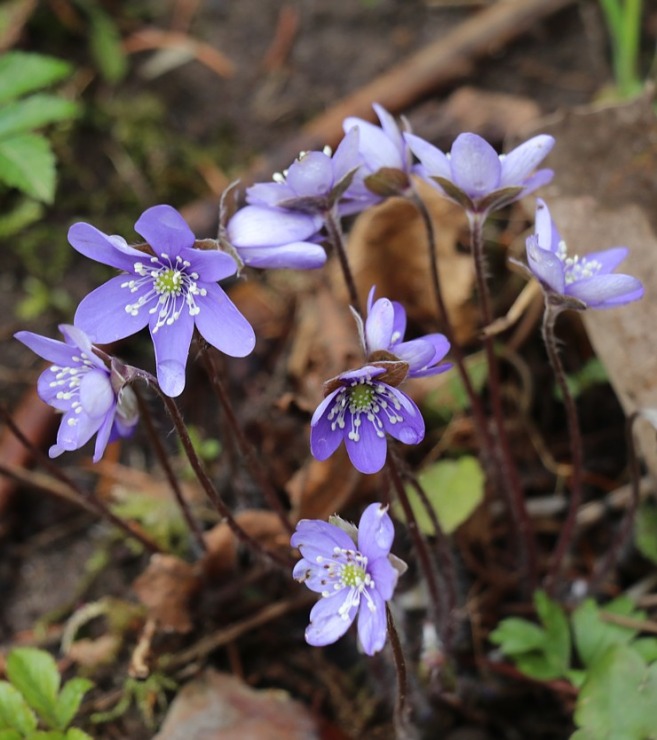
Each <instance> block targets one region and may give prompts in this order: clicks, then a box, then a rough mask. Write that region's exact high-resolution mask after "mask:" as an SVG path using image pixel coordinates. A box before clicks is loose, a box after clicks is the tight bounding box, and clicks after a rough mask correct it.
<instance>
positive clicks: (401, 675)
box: [386, 604, 408, 734]
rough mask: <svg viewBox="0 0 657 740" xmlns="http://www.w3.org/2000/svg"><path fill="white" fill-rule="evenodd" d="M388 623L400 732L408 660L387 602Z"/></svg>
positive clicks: (404, 713)
mask: <svg viewBox="0 0 657 740" xmlns="http://www.w3.org/2000/svg"><path fill="white" fill-rule="evenodd" d="M386 623H387V625H388V637H389V638H390V645H391V647H392V655H393V658H394V660H395V669H396V671H397V701H396V702H395V726H396V728H397V731H398V733H399V734H401V732H403V728H404V726H405V725H406V716H405V715H406V696H407V694H408V676H407V673H406V661H405V660H404V651H403V650H402V646H401V642H400V640H399V635H398V634H397V628H396V627H395V621H394V619H393V618H392V612H391V611H390V607H389V606H388V604H386Z"/></svg>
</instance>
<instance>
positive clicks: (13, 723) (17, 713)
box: [0, 681, 37, 735]
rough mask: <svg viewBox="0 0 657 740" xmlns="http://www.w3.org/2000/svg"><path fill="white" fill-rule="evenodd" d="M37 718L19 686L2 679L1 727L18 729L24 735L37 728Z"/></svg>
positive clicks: (3, 728) (0, 686)
mask: <svg viewBox="0 0 657 740" xmlns="http://www.w3.org/2000/svg"><path fill="white" fill-rule="evenodd" d="M36 726H37V718H36V716H35V715H34V712H33V711H32V710H31V709H30V708H29V707H28V706H27V703H26V702H25V699H24V698H23V696H22V695H21V693H20V692H19V691H18V689H17V688H15V687H14V686H12V685H11V684H10V683H7V681H0V729H2V730H17V731H19V732H21V733H22V734H23V735H27V733H28V732H32V730H35V729H36Z"/></svg>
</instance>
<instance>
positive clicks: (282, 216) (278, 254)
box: [226, 205, 326, 270]
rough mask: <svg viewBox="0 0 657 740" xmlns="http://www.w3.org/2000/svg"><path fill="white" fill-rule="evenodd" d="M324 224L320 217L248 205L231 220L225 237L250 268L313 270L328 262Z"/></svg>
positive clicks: (282, 209)
mask: <svg viewBox="0 0 657 740" xmlns="http://www.w3.org/2000/svg"><path fill="white" fill-rule="evenodd" d="M323 225H324V220H323V218H322V217H321V216H320V215H319V214H313V213H304V212H302V211H288V210H285V209H284V208H275V207H268V206H264V205H249V206H245V207H244V208H240V209H239V211H237V212H236V213H235V214H234V215H233V217H232V218H231V219H230V220H229V221H228V224H227V225H226V237H227V239H228V241H229V242H230V244H231V246H232V247H233V249H234V250H235V251H236V252H237V254H238V256H239V258H240V259H241V260H242V262H244V264H245V265H248V266H249V267H260V268H272V269H284V268H289V269H292V270H313V269H316V268H318V267H322V266H323V265H324V263H325V262H326V252H325V251H324V249H323V248H322V247H321V246H320V245H319V244H318V242H319V241H321V240H322V238H323V236H322V234H321V232H322V227H323Z"/></svg>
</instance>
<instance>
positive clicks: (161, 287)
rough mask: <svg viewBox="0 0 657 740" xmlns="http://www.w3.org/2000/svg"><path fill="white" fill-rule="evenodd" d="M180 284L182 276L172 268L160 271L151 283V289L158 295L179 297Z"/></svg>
mask: <svg viewBox="0 0 657 740" xmlns="http://www.w3.org/2000/svg"><path fill="white" fill-rule="evenodd" d="M182 284H183V274H182V273H181V272H180V271H179V270H174V269H173V268H169V269H168V270H161V271H160V272H159V273H158V275H157V277H156V278H155V280H154V281H153V287H154V288H155V290H156V292H157V293H159V294H160V295H162V294H163V293H164V294H167V295H180V293H181V291H182Z"/></svg>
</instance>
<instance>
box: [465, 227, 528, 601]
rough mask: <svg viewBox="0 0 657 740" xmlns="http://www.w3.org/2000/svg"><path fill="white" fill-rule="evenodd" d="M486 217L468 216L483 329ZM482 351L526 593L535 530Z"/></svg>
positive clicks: (489, 315) (490, 349) (487, 339)
mask: <svg viewBox="0 0 657 740" xmlns="http://www.w3.org/2000/svg"><path fill="white" fill-rule="evenodd" d="M485 219H486V216H485V214H480V213H468V220H469V222H470V238H471V247H472V256H473V259H474V264H475V274H476V279H477V291H478V293H479V303H480V306H481V318H482V321H483V324H484V326H488V325H489V324H491V323H492V321H493V311H492V308H491V302H490V293H489V290H488V284H487V282H486V260H485V256H484V232H483V227H484V221H485ZM483 344H484V350H485V352H486V360H487V363H488V389H489V394H490V403H491V410H492V412H493V422H494V424H495V428H496V431H497V442H498V451H499V461H500V473H501V478H502V483H503V488H504V490H505V492H507V495H508V498H509V507H510V509H511V513H512V516H513V519H514V523H515V526H516V527H517V529H518V534H519V549H520V557H521V572H523V574H524V576H525V579H526V582H527V586H528V587H529V590H532V591H533V589H534V587H535V585H536V582H537V579H538V573H537V553H536V539H535V536H534V527H533V525H532V521H531V519H530V517H529V512H528V511H527V505H526V503H525V497H524V493H523V490H522V483H521V481H520V476H519V474H518V468H517V467H516V463H515V460H514V459H513V455H512V453H511V446H510V444H509V437H508V435H507V432H506V426H505V424H504V408H503V406H502V387H501V384H500V372H499V367H498V364H497V356H496V355H495V347H494V345H493V338H492V337H491V336H488V335H485V336H484V337H483Z"/></svg>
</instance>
